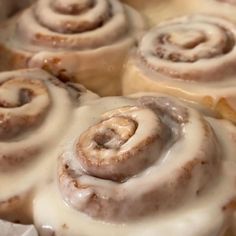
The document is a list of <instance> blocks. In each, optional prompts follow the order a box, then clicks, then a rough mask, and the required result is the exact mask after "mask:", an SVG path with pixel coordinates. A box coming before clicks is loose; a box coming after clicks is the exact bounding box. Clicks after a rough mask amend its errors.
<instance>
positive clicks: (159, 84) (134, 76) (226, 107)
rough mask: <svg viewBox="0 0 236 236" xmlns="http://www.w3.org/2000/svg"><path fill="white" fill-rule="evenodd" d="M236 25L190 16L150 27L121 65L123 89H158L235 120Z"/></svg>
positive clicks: (203, 16) (132, 90) (209, 17)
mask: <svg viewBox="0 0 236 236" xmlns="http://www.w3.org/2000/svg"><path fill="white" fill-rule="evenodd" d="M235 42H236V26H235V25H234V24H233V23H231V22H229V21H227V20H225V19H222V18H218V17H213V16H208V15H191V16H184V17H181V18H176V19H173V20H169V21H166V22H163V23H161V24H159V25H158V26H157V27H156V28H153V29H152V30H151V31H149V32H148V33H147V34H146V35H145V36H144V37H143V38H142V40H141V41H140V43H139V46H138V48H137V49H136V50H134V51H133V52H132V53H131V55H130V58H129V60H128V63H127V66H126V67H125V71H124V76H123V92H124V94H128V93H133V92H138V91H158V92H164V93H167V94H170V95H174V96H178V97H182V98H184V99H187V100H190V101H193V102H197V103H199V104H201V105H203V107H206V108H207V109H210V110H211V111H213V112H215V113H216V115H218V116H221V117H224V118H227V119H229V120H231V121H233V122H236V103H235V92H236V82H235V79H234V77H235V75H236V47H235Z"/></svg>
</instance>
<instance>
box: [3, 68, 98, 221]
mask: <svg viewBox="0 0 236 236" xmlns="http://www.w3.org/2000/svg"><path fill="white" fill-rule="evenodd" d="M94 96H95V95H92V94H91V95H90V94H89V93H88V92H87V91H86V89H84V88H83V87H80V86H79V85H73V84H68V85H64V84H63V83H62V82H60V81H59V80H57V79H56V78H54V77H53V76H51V75H49V74H48V73H47V72H44V71H42V70H39V69H32V70H20V71H13V72H5V73H1V74H0V150H1V152H0V218H3V219H7V220H11V221H20V222H28V221H30V207H31V206H30V204H31V197H32V195H33V190H34V188H35V184H36V183H37V184H41V183H43V182H44V181H47V180H48V179H49V178H51V177H50V176H51V175H50V174H49V172H50V169H51V167H50V166H51V165H52V163H53V161H54V162H55V158H56V155H55V154H53V153H54V152H56V150H55V149H56V147H57V145H58V143H59V142H60V140H61V139H62V138H63V136H64V135H65V134H66V130H67V128H68V127H69V125H68V123H69V122H71V119H72V117H73V116H72V115H73V110H74V109H75V108H76V107H78V106H79V105H82V103H83V102H84V99H85V98H86V99H89V97H91V99H92V98H93V97H94ZM23 209H24V210H23Z"/></svg>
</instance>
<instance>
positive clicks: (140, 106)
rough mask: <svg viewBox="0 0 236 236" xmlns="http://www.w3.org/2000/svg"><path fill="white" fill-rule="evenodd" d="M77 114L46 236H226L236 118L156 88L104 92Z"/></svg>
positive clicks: (49, 197)
mask: <svg viewBox="0 0 236 236" xmlns="http://www.w3.org/2000/svg"><path fill="white" fill-rule="evenodd" d="M77 115H78V117H80V122H78V124H75V125H74V127H73V128H72V132H71V134H70V135H68V141H67V144H66V145H65V147H64V148H63V150H62V153H61V155H60V158H59V160H58V170H57V180H56V181H55V183H52V184H50V185H49V186H47V187H46V188H45V190H44V191H42V192H40V193H39V194H38V195H37V197H36V199H35V204H34V221H35V224H36V226H37V228H38V230H39V232H40V233H41V235H47V233H48V232H53V235H61V236H62V235H63V236H67V235H70V236H75V235H76V236H78V235H85V236H93V235H103V236H110V235H114V236H116V235H117V236H118V235H124V236H128V235H175V236H178V235H192V236H203V235H204V236H205V235H207V236H222V235H224V234H225V232H226V230H227V229H228V228H229V227H230V223H231V220H232V218H233V211H234V207H233V201H234V200H235V197H236V192H235V180H236V174H235V167H236V162H235V154H236V149H235V142H236V139H235V138H233V137H236V136H235V135H236V129H235V127H234V126H233V125H232V124H231V123H229V122H227V121H219V120H216V119H213V118H206V117H203V116H202V115H200V114H199V113H198V112H197V111H196V110H193V109H191V108H189V107H187V106H186V105H184V104H183V103H180V102H179V101H178V100H176V99H175V98H173V97H166V96H162V95H155V96H154V95H152V96H150V95H149V94H145V95H142V96H139V95H135V96H132V97H109V98H101V99H98V100H95V101H93V102H89V103H88V104H87V105H86V107H81V108H79V109H78V111H77ZM222 129H223V132H222ZM75 130H76V132H74V131H75ZM229 147H230V148H229ZM49 189H50V190H49ZM49 206H50V207H49ZM48 209H50V211H49V210H48ZM214 215H217V219H215V217H213V216H214ZM213 218H214V219H213ZM180 225H181V227H179V226H180ZM190 232H191V234H190Z"/></svg>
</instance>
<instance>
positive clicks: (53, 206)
mask: <svg viewBox="0 0 236 236" xmlns="http://www.w3.org/2000/svg"><path fill="white" fill-rule="evenodd" d="M143 95H148V94H143ZM136 104H137V102H136V100H135V99H130V98H116V97H109V98H101V99H99V100H96V101H92V102H88V103H87V104H86V105H84V106H82V107H80V108H79V109H78V110H77V111H76V112H75V116H76V117H78V118H77V119H79V120H80V122H79V123H76V122H75V123H74V124H73V125H72V126H71V129H70V131H69V132H68V136H67V138H68V139H69V140H70V141H69V143H68V144H67V145H66V146H65V147H64V148H63V149H64V150H66V151H65V152H64V153H66V155H67V157H68V158H70V165H72V166H74V169H79V168H81V167H80V165H79V163H78V161H77V160H76V158H75V157H74V154H73V153H72V152H71V150H73V145H74V143H75V141H76V140H77V138H78V137H79V136H80V134H81V133H83V132H84V131H85V130H86V129H87V128H89V127H91V126H92V125H94V124H96V123H98V122H99V121H100V120H101V119H102V117H103V114H104V113H105V114H106V112H107V111H110V110H113V109H116V108H120V107H125V106H130V105H133V106H135V105H136ZM189 115H190V120H191V119H193V120H192V121H191V122H189V123H187V125H186V127H185V128H184V138H183V139H181V140H179V141H178V142H177V143H176V144H174V145H173V147H171V149H170V151H168V152H166V153H164V154H163V155H164V157H163V158H161V159H160V161H159V162H158V163H157V165H154V166H153V167H150V168H147V170H146V171H144V172H143V173H142V175H140V176H136V177H134V178H133V179H132V178H130V180H128V181H127V182H126V183H123V184H122V187H121V188H123V191H121V192H120V193H119V194H128V195H129V197H130V198H133V197H135V196H138V195H139V194H142V192H144V191H145V189H147V188H149V187H150V186H152V185H153V184H154V183H155V181H156V180H157V179H159V181H160V182H161V181H163V180H164V179H165V178H168V176H170V175H171V174H172V175H173V176H174V172H173V171H174V169H175V168H176V167H180V168H181V166H183V164H184V163H185V162H186V161H187V160H188V159H189V158H191V157H192V156H194V155H195V154H194V153H198V151H199V150H198V148H199V145H200V143H201V142H202V140H203V139H204V136H203V130H202V124H201V122H200V120H199V119H198V116H199V115H198V113H196V112H195V111H193V110H190V114H189ZM77 119H75V120H77ZM207 120H208V122H210V124H211V126H212V128H213V129H214V131H215V133H216V136H217V139H218V141H219V145H218V146H219V148H220V149H221V150H222V152H221V154H220V155H221V156H220V165H221V169H220V170H219V171H218V172H217V173H215V174H216V176H215V177H214V180H210V182H209V184H208V185H207V188H206V189H205V190H204V191H203V192H202V194H200V195H199V196H198V197H193V198H192V200H190V201H189V200H188V201H184V202H183V203H181V204H180V206H179V207H178V208H173V209H171V210H169V211H167V212H162V213H156V214H154V215H153V216H146V217H143V218H141V219H139V220H134V221H129V220H126V221H125V222H121V223H111V222H110V223H109V222H104V221H99V220H95V219H93V218H90V217H88V216H86V215H85V214H83V213H81V212H79V211H78V210H75V209H73V208H72V207H71V206H69V205H67V203H66V202H64V201H63V196H62V193H61V192H59V190H58V183H56V182H57V181H56V179H55V182H53V183H50V184H49V185H48V186H46V187H45V189H44V190H42V191H41V190H40V191H39V192H38V193H37V195H36V198H35V200H34V221H35V224H36V226H37V227H38V229H39V230H40V232H41V233H42V235H43V236H44V235H47V233H48V232H47V233H46V231H47V229H50V230H52V231H55V235H57V236H59V235H60V236H67V235H68V236H73V235H74V236H80V235H81V236H82V235H83V236H93V235H103V236H106V235H107V236H110V235H114V236H116V235H117V236H118V235H124V236H131V235H132V236H133V235H142V236H145V235H148V236H150V235H153V236H156V235H173V236H178V235H179V236H182V235H191V236H222V235H224V233H225V230H226V229H227V228H228V227H229V226H230V222H231V220H230V219H232V215H231V212H230V211H229V212H228V211H224V210H223V207H224V206H226V205H227V203H229V202H230V201H231V200H232V199H233V198H234V197H235V194H236V192H235V179H236V174H235V168H236V162H235V153H236V149H235V141H236V140H235V135H236V129H235V127H234V126H233V125H232V124H230V123H229V122H227V121H221V120H216V119H213V118H207ZM139 136H140V135H139ZM208 148H209V149H211V147H210V146H209V147H208ZM214 158H216V157H214ZM195 171H196V172H194V173H193V175H194V176H195V177H194V180H193V181H192V183H191V184H192V185H191V189H192V190H191V191H195V189H197V186H198V184H199V181H202V180H201V178H202V176H201V174H199V173H200V172H199V169H196V170H195ZM55 176H56V175H55ZM146 178H148V180H149V181H148V184H147V183H146V182H145V179H146ZM80 181H81V183H84V184H88V183H90V181H92V182H93V183H94V184H95V185H96V186H98V187H97V188H100V187H101V186H106V188H103V191H104V189H106V191H107V190H108V189H109V191H110V192H109V193H108V192H107V193H106V191H104V192H101V195H103V196H104V198H106V196H107V195H109V196H112V195H113V194H114V197H115V196H116V194H117V191H116V187H117V186H116V184H115V183H114V182H112V181H107V180H102V179H99V181H97V180H96V179H94V178H93V177H89V176H82V177H81V178H80ZM94 181H95V182H94ZM208 181H209V180H208ZM191 191H190V192H191ZM79 194H80V196H79V197H75V198H74V199H73V200H72V201H75V202H74V203H75V204H82V205H83V204H84V203H83V201H85V202H86V201H87V200H88V199H89V196H90V195H91V194H92V193H91V192H90V191H89V189H85V190H84V191H81V192H79ZM188 197H189V198H190V199H191V194H190V195H188ZM78 199H80V201H81V202H80V201H78ZM137 207H139V206H137ZM216 216H217V217H216Z"/></svg>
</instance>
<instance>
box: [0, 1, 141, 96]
mask: <svg viewBox="0 0 236 236" xmlns="http://www.w3.org/2000/svg"><path fill="white" fill-rule="evenodd" d="M143 29H144V22H143V18H142V17H141V15H140V14H139V13H138V12H136V11H135V10H133V9H132V8H130V7H128V6H126V5H124V4H122V3H121V2H119V1H118V0H97V1H95V0H69V1H62V0H55V1H54V0H38V1H37V2H36V3H35V4H34V5H33V6H32V7H30V8H28V9H27V10H25V11H23V12H22V13H21V14H19V15H18V16H16V17H14V18H12V19H11V20H9V21H8V22H6V23H4V24H3V25H2V27H1V30H0V35H1V37H0V54H1V57H0V69H1V70H5V69H16V68H17V69H18V68H28V67H40V68H44V69H45V70H47V71H49V72H51V73H52V74H54V75H56V76H57V77H58V78H60V79H61V80H63V81H65V80H66V81H67V80H70V81H73V82H79V83H81V84H83V85H85V86H86V87H87V88H89V89H91V90H93V91H95V92H98V93H100V94H101V95H111V94H117V93H120V73H121V69H122V66H123V62H124V58H125V56H126V54H127V51H128V50H129V48H130V47H131V46H132V45H133V44H134V43H135V41H136V39H137V37H138V35H139V34H140V33H141V32H142V31H143Z"/></svg>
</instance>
